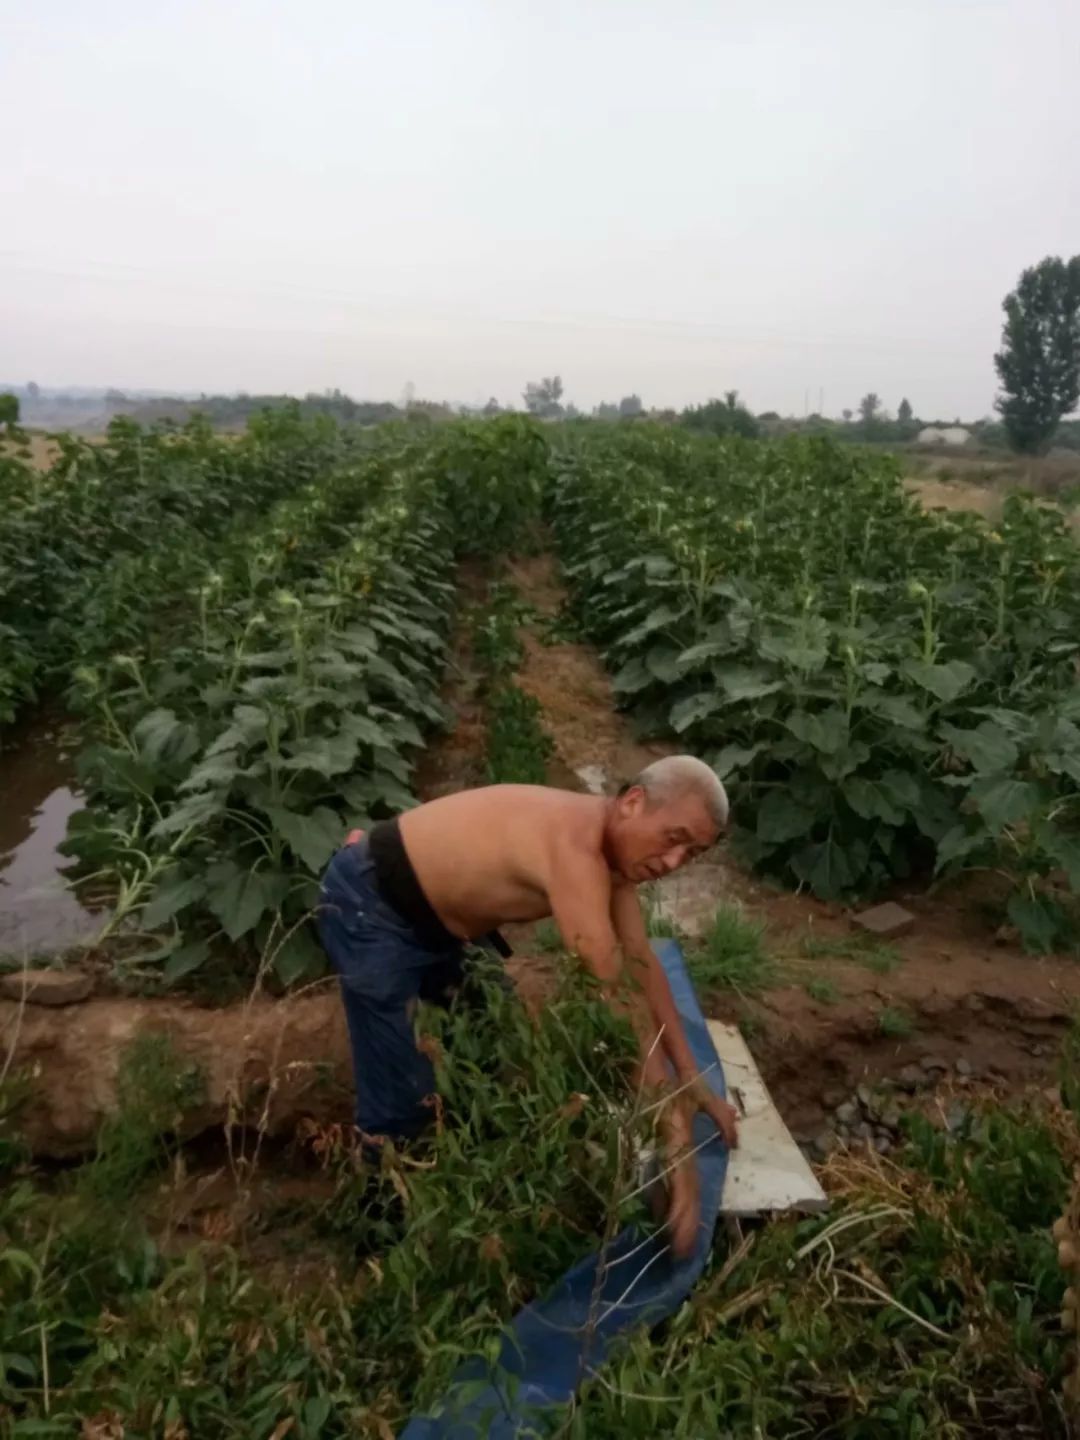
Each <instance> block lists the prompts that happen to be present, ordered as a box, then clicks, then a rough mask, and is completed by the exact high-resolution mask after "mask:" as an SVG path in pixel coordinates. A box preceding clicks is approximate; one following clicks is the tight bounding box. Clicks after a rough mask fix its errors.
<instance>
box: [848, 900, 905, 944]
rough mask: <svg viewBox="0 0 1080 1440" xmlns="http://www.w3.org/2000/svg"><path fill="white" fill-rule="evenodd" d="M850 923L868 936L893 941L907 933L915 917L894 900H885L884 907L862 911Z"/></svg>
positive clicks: (874, 907)
mask: <svg viewBox="0 0 1080 1440" xmlns="http://www.w3.org/2000/svg"><path fill="white" fill-rule="evenodd" d="M852 923H853V924H854V925H857V926H858V927H859V929H860V930H865V931H866V932H867V933H868V934H870V935H877V936H878V937H880V938H882V939H884V938H888V939H894V940H895V939H899V937H900V936H901V935H906V934H907V933H908V931H909V930H910V929H911V927H912V926H913V925H914V924H915V916H914V915H913V914H912V913H911V911H910V910H905V909H904V907H903V906H902V905H897V904H896V902H895V901H894V900H887V901H886V902H885V904H884V905H874V906H872V907H871V909H869V910H863V911H862V912H861V913H860V914H858V915H856V916H855V917H854V918H853V921H852Z"/></svg>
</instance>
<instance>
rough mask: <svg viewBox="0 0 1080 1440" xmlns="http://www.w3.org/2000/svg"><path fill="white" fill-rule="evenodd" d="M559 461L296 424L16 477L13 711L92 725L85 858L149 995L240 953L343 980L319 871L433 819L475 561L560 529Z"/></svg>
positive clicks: (130, 965) (477, 444)
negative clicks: (346, 849) (414, 785)
mask: <svg viewBox="0 0 1080 1440" xmlns="http://www.w3.org/2000/svg"><path fill="white" fill-rule="evenodd" d="M543 457H544V450H543V445H542V442H541V441H540V440H539V437H538V435H537V433H536V431H535V430H534V429H533V428H532V427H530V426H529V425H527V424H525V423H524V422H518V421H515V420H512V419H511V420H507V421H505V422H503V423H502V424H501V425H490V426H482V427H469V426H461V427H454V428H449V429H446V430H443V431H439V432H437V433H435V434H432V433H431V432H429V431H416V430H409V429H406V428H404V427H388V428H386V429H384V430H382V431H380V432H377V433H375V434H370V433H369V434H368V435H367V436H366V438H362V437H360V436H359V435H358V434H356V433H353V434H350V433H348V432H343V431H340V430H338V429H337V428H336V427H334V426H333V425H327V424H325V423H317V424H315V425H312V424H310V423H304V422H301V421H300V420H299V419H298V417H297V416H296V415H295V414H289V413H285V414H283V415H267V416H266V417H263V418H262V419H261V420H260V421H258V422H257V423H256V424H254V425H253V426H252V427H251V429H250V431H249V432H248V434H247V435H246V436H245V437H243V438H242V439H241V440H239V441H232V440H227V439H222V438H218V437H214V436H213V435H211V434H210V433H208V432H207V431H205V430H204V429H203V428H201V427H200V426H198V425H195V426H193V427H190V428H189V429H188V430H186V431H184V432H182V433H181V434H179V435H176V434H153V433H146V432H140V431H139V430H138V429H136V428H134V427H131V426H127V425H124V424H122V423H121V424H117V425H115V426H114V427H113V429H112V430H111V431H110V435H109V438H108V442H107V443H106V444H105V445H102V446H92V445H86V444H81V443H79V442H69V441H65V442H64V445H63V450H62V454H61V458H60V460H59V461H58V462H57V464H56V465H55V466H54V467H53V469H52V470H51V471H50V472H49V473H47V474H46V475H44V476H35V475H34V474H33V473H32V472H31V471H29V469H28V468H26V467H23V466H21V465H20V464H18V463H17V462H16V461H11V460H9V461H8V462H6V467H5V471H4V477H3V479H4V484H5V485H6V487H7V496H8V499H9V502H10V505H11V509H10V511H9V516H10V518H9V519H8V520H7V521H6V522H5V524H4V526H3V527H0V556H2V561H3V563H2V568H0V577H2V585H3V591H2V595H0V600H2V604H0V616H3V618H4V623H5V625H6V629H5V630H4V631H3V635H2V638H3V641H4V648H3V650H2V651H0V656H2V658H0V669H2V673H3V674H4V676H5V677H6V687H7V688H6V694H7V696H8V705H7V713H8V715H10V714H11V713H13V711H14V710H15V707H16V703H17V702H19V701H22V702H23V703H25V702H26V701H28V700H29V699H30V698H31V696H32V695H33V693H34V691H35V690H37V691H38V692H41V691H46V692H49V691H52V692H53V693H56V692H61V693H63V694H64V695H65V698H66V703H67V706H68V708H69V709H70V710H71V711H72V712H73V713H74V715H75V716H76V718H77V721H78V725H79V729H80V732H81V747H80V754H79V762H78V771H79V780H80V785H81V787H82V789H83V791H84V793H85V796H86V800H87V804H86V808H85V809H84V810H83V811H82V812H81V813H80V814H79V815H77V816H76V817H75V819H74V820H73V822H72V826H71V830H70V832H69V836H68V840H67V842H66V847H65V848H66V849H67V851H68V852H69V853H70V854H72V855H73V856H75V857H76V859H77V860H78V862H79V867H80V872H81V876H82V883H83V886H84V893H88V894H89V895H90V896H91V897H93V896H94V894H95V892H97V893H99V894H100V897H101V899H102V901H103V903H104V904H106V905H107V906H108V908H109V910H110V912H111V915H112V920H111V928H112V931H113V934H114V936H115V937H116V939H117V942H118V944H117V962H116V963H117V967H118V969H119V970H120V971H121V972H122V973H124V974H125V975H126V978H129V979H130V978H139V979H142V980H146V979H155V978H157V979H160V980H162V981H163V982H164V983H166V984H172V983H175V982H177V981H179V980H181V979H182V978H183V977H184V976H186V975H189V974H192V973H193V972H195V971H196V970H198V969H199V967H200V966H202V965H204V963H205V962H206V960H207V959H208V957H209V956H210V955H211V954H213V953H214V952H215V950H216V949H217V950H223V949H227V950H228V951H229V953H231V954H232V955H233V956H234V957H235V958H236V959H238V960H239V963H240V964H241V965H242V966H243V967H244V968H246V969H250V961H251V958H252V957H253V956H256V955H258V956H261V957H267V956H271V957H272V964H273V967H274V969H275V971H276V973H277V975H278V977H279V978H280V979H281V980H282V981H283V982H285V983H290V982H294V981H297V980H300V979H303V978H305V977H307V976H310V975H312V974H314V973H317V972H318V971H319V970H320V969H321V968H322V963H323V962H322V958H321V952H320V951H319V949H318V947H317V945H316V943H315V941H314V939H313V937H312V935H311V933H310V927H309V926H308V925H306V924H305V923H304V921H305V917H307V916H309V915H310V913H311V911H312V908H313V906H314V903H315V900H316V896H317V877H318V875H319V872H320V871H321V869H322V867H323V865H324V864H325V862H326V860H327V859H328V858H329V856H330V854H331V853H332V851H333V849H334V848H335V846H336V845H338V844H339V843H340V840H341V837H342V835H343V833H344V831H345V829H346V827H347V825H348V824H349V823H355V822H356V821H360V822H361V823H363V822H364V821H365V820H366V819H367V818H369V817H371V816H372V815H374V814H379V813H386V812H388V811H396V810H399V809H400V808H402V806H404V805H407V804H408V803H410V801H411V793H410V790H409V788H408V787H409V782H410V779H411V774H412V767H413V762H414V760H415V757H416V754H417V752H418V751H419V749H420V747H421V746H422V744H423V737H424V733H425V731H427V730H430V729H431V728H432V727H433V726H436V725H438V724H439V723H441V722H442V720H443V719H444V717H443V714H442V710H441V707H440V704H439V700H438V694H437V690H438V682H439V678H440V674H441V669H442V663H443V654H444V650H445V643H446V633H447V628H448V626H449V624H450V621H451V618H452V615H453V609H454V590H453V585H452V582H451V573H452V565H453V561H454V557H455V554H456V553H458V552H459V551H460V550H462V549H467V548H469V546H470V545H471V544H472V543H474V541H475V537H476V536H477V534H478V532H479V531H482V530H483V529H484V528H486V529H488V530H489V531H490V530H492V529H494V530H496V531H497V530H498V529H499V527H500V526H503V527H505V526H516V525H517V524H518V523H519V517H520V516H523V515H524V514H525V513H526V512H527V511H528V510H529V509H530V507H531V512H532V513H533V515H535V512H536V502H537V497H538V495H539V482H540V478H541V475H540V467H541V465H542V462H543ZM34 557H36V559H37V563H36V564H35V563H32V561H33V559H34Z"/></svg>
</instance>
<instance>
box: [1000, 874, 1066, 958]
mask: <svg viewBox="0 0 1080 1440" xmlns="http://www.w3.org/2000/svg"><path fill="white" fill-rule="evenodd" d="M1005 910H1006V913H1007V915H1008V917H1009V919H1010V920H1011V921H1012V923H1013V924H1014V925H1015V926H1016V928H1017V930H1019V932H1020V939H1021V942H1022V943H1023V946H1024V949H1025V950H1027V951H1029V952H1030V953H1032V954H1036V955H1049V954H1051V953H1052V952H1053V951H1054V950H1055V949H1056V948H1057V945H1058V943H1059V941H1060V940H1061V939H1062V935H1061V930H1062V921H1063V919H1064V918H1065V917H1064V915H1063V913H1062V909H1061V906H1060V905H1057V904H1056V903H1055V902H1054V901H1053V900H1052V899H1051V898H1050V897H1049V896H1047V895H1039V894H1035V895H1030V894H1028V893H1027V892H1026V891H1024V890H1014V891H1013V893H1012V894H1011V895H1010V896H1009V901H1008V904H1007V905H1006V907H1005Z"/></svg>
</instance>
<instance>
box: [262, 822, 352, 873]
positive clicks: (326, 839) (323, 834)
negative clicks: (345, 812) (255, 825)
mask: <svg viewBox="0 0 1080 1440" xmlns="http://www.w3.org/2000/svg"><path fill="white" fill-rule="evenodd" d="M266 813H267V814H268V815H269V817H270V820H271V821H272V823H273V826H274V829H275V830H277V831H278V833H279V834H280V835H283V836H284V837H285V840H286V841H287V843H288V846H289V849H290V850H291V851H292V852H293V854H294V855H298V856H299V857H300V859H301V860H302V861H303V862H304V864H305V865H306V866H307V867H308V869H309V870H310V871H311V872H312V874H315V875H318V874H319V873H320V872H321V871H322V868H323V866H324V865H325V864H326V862H327V861H328V860H329V859H330V856H331V855H333V853H334V851H335V850H337V849H339V848H340V846H341V844H342V842H343V841H344V838H345V824H344V822H343V820H342V818H341V816H340V815H338V814H336V813H335V812H334V811H333V810H330V809H328V807H327V806H325V805H318V806H316V807H315V809H314V810H312V811H311V812H310V813H309V814H307V815H299V814H297V812H296V811H295V810H286V809H284V808H283V807H282V806H268V807H267V811H266Z"/></svg>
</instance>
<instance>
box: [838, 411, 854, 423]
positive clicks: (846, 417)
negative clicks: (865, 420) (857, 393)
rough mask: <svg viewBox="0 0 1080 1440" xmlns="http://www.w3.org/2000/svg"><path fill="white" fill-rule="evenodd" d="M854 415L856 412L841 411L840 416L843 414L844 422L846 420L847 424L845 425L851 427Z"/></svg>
mask: <svg viewBox="0 0 1080 1440" xmlns="http://www.w3.org/2000/svg"><path fill="white" fill-rule="evenodd" d="M854 413H855V412H854V410H841V411H840V414H841V416H842V417H843V420H844V424H845V425H850V424H851V417H852V415H854Z"/></svg>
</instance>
